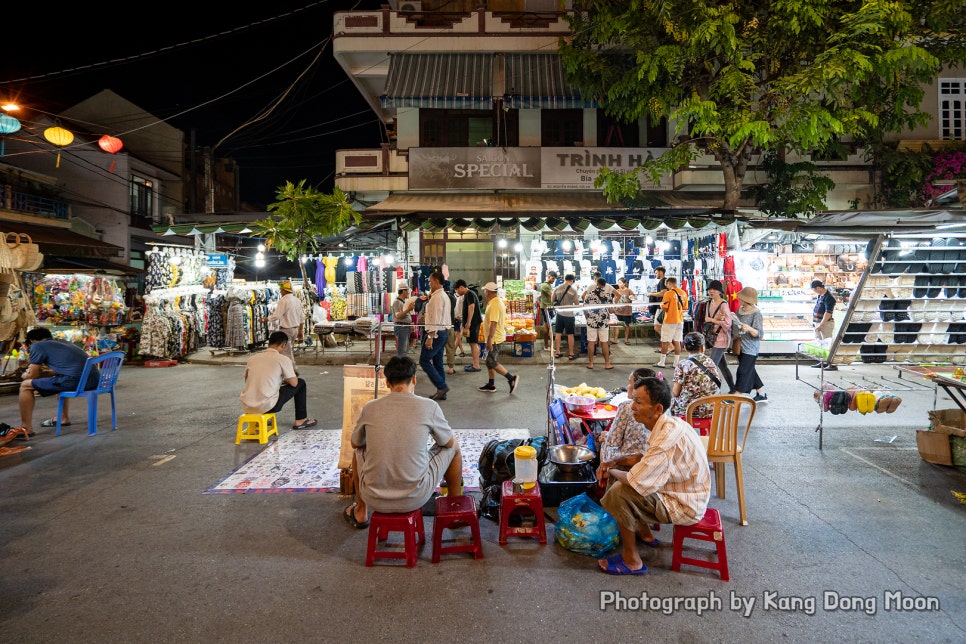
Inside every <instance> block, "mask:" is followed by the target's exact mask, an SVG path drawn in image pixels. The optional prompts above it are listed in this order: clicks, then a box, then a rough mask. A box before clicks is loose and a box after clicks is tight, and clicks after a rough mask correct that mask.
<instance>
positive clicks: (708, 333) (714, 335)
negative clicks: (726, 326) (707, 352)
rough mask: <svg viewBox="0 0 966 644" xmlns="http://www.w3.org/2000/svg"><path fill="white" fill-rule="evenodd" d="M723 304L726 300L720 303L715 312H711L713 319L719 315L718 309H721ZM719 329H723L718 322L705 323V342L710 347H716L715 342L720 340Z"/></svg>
mask: <svg viewBox="0 0 966 644" xmlns="http://www.w3.org/2000/svg"><path fill="white" fill-rule="evenodd" d="M722 304H724V302H719V303H718V308H716V309H715V310H714V313H712V314H711V318H712V319H714V318H716V317H718V311H720V310H721V305H722ZM719 331H721V329H720V328H719V327H718V325H717V324H712V323H711V322H705V323H704V343H705V346H707V347H708V348H709V349H711V348H714V343H715V342H717V341H718V332H719Z"/></svg>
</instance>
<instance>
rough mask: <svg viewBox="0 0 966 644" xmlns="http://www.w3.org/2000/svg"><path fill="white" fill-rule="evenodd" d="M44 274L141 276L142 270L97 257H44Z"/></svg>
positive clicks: (143, 271)
mask: <svg viewBox="0 0 966 644" xmlns="http://www.w3.org/2000/svg"><path fill="white" fill-rule="evenodd" d="M41 271H43V272H44V273H48V274H49V273H97V274H103V275H142V274H144V273H147V271H146V270H144V269H142V268H135V267H133V266H125V265H123V264H115V263H114V262H109V261H107V260H106V259H99V258H97V257H57V256H48V255H44V265H43V268H42V269H41Z"/></svg>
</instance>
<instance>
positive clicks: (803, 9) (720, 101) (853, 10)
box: [560, 0, 964, 210]
mask: <svg viewBox="0 0 966 644" xmlns="http://www.w3.org/2000/svg"><path fill="white" fill-rule="evenodd" d="M575 9H576V11H575V13H574V14H573V15H572V16H571V17H570V18H569V20H570V25H571V30H572V36H571V39H570V40H569V42H561V44H560V50H561V55H562V58H563V61H564V66H565V69H566V70H567V76H568V80H569V81H570V82H572V83H573V84H574V85H575V86H576V87H578V88H579V89H580V91H581V92H582V93H583V94H584V96H585V97H586V98H593V99H596V100H597V101H598V102H599V103H600V104H601V105H602V106H603V108H604V110H605V111H606V112H607V113H608V114H610V115H611V116H614V117H615V118H618V119H621V120H623V121H629V122H633V121H636V120H637V119H641V118H648V119H650V120H651V121H652V122H656V121H657V120H658V119H660V118H662V117H666V118H668V119H669V121H670V122H672V123H674V124H675V137H676V143H675V145H674V146H673V147H672V148H671V149H669V151H668V152H666V153H665V154H663V155H662V156H661V157H659V158H657V159H655V160H653V161H650V162H648V163H646V164H645V165H644V166H643V167H642V168H640V169H638V170H636V171H632V172H626V173H619V172H611V171H604V172H602V173H601V175H600V176H599V177H598V179H597V185H598V186H599V187H600V186H602V187H603V189H604V194H605V195H606V196H607V198H608V199H609V200H611V201H615V200H620V199H628V198H632V197H633V196H634V195H635V194H637V192H638V191H639V190H640V189H641V182H640V178H641V176H643V177H644V178H645V179H648V180H651V181H657V180H658V179H659V178H660V176H661V175H663V174H666V173H669V172H674V171H675V170H677V169H679V168H680V167H682V166H684V165H686V164H687V163H688V162H689V161H691V160H693V159H694V158H695V157H696V156H697V155H698V154H700V153H701V152H702V151H703V152H706V153H708V154H711V155H713V156H714V158H715V159H716V160H717V162H718V164H719V165H720V167H721V171H722V174H723V177H724V188H725V195H724V200H723V204H722V208H724V209H726V210H734V209H735V208H736V207H737V204H738V200H739V198H740V197H741V193H742V185H743V182H744V178H745V172H746V170H747V167H748V162H749V160H750V158H751V155H752V154H753V153H754V152H760V151H767V150H776V151H777V150H793V151H796V152H800V153H807V152H810V151H812V150H815V149H819V148H821V147H823V146H825V145H828V144H829V143H830V142H832V141H833V140H834V139H836V138H840V137H846V136H851V137H852V138H854V139H856V140H866V139H869V138H881V133H882V132H883V131H896V130H898V129H901V128H903V127H908V126H911V125H915V124H920V123H924V122H925V121H926V119H927V115H926V114H924V113H923V112H921V111H920V109H919V105H920V102H921V100H922V96H923V85H924V84H925V83H929V82H932V81H933V80H934V79H935V77H936V76H937V74H938V72H939V70H940V68H941V65H942V63H943V62H945V61H948V60H962V56H963V51H964V50H963V47H962V27H963V24H962V23H963V16H962V13H963V12H962V1H961V0H956V1H953V0H914V1H911V2H910V1H908V0H891V1H889V0H866V1H865V2H856V1H854V0H848V1H847V0H766V1H763V2H734V1H733V0H729V1H721V0H659V1H644V0H627V1H614V0H578V1H577V2H576V3H575ZM944 44H945V45H946V46H945V47H944V46H943V45H944Z"/></svg>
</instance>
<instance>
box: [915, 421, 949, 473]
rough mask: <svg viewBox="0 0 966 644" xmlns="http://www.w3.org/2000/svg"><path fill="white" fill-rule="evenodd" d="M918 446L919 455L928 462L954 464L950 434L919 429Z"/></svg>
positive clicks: (917, 434)
mask: <svg viewBox="0 0 966 644" xmlns="http://www.w3.org/2000/svg"><path fill="white" fill-rule="evenodd" d="M916 447H918V448H919V456H921V457H922V460H924V461H926V462H927V463H935V464H936V465H952V464H953V454H952V450H951V449H950V447H949V435H948V434H941V433H939V432H931V431H926V430H922V429H917V430H916Z"/></svg>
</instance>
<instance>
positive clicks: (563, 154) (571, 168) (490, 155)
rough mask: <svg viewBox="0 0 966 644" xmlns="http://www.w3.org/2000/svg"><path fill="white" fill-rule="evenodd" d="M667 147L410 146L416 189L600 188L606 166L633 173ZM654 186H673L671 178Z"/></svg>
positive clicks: (651, 185)
mask: <svg viewBox="0 0 966 644" xmlns="http://www.w3.org/2000/svg"><path fill="white" fill-rule="evenodd" d="M664 152H665V150H664V149H663V148H653V149H651V148H501V147H477V148H410V149H409V189H410V190H539V189H544V190H595V189H596V188H595V187H594V180H595V179H596V178H597V174H598V173H599V172H600V170H601V169H602V168H610V169H611V170H614V171H616V172H627V171H629V170H634V169H635V168H639V167H640V166H641V165H643V164H644V163H645V162H646V161H649V160H651V159H654V158H656V157H658V156H660V155H661V154H663V153H664ZM641 181H642V184H643V185H644V187H645V188H646V189H650V190H671V189H672V188H673V181H672V178H671V177H670V176H664V177H662V178H661V182H660V183H659V184H654V183H650V182H646V181H645V180H644V177H641Z"/></svg>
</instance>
